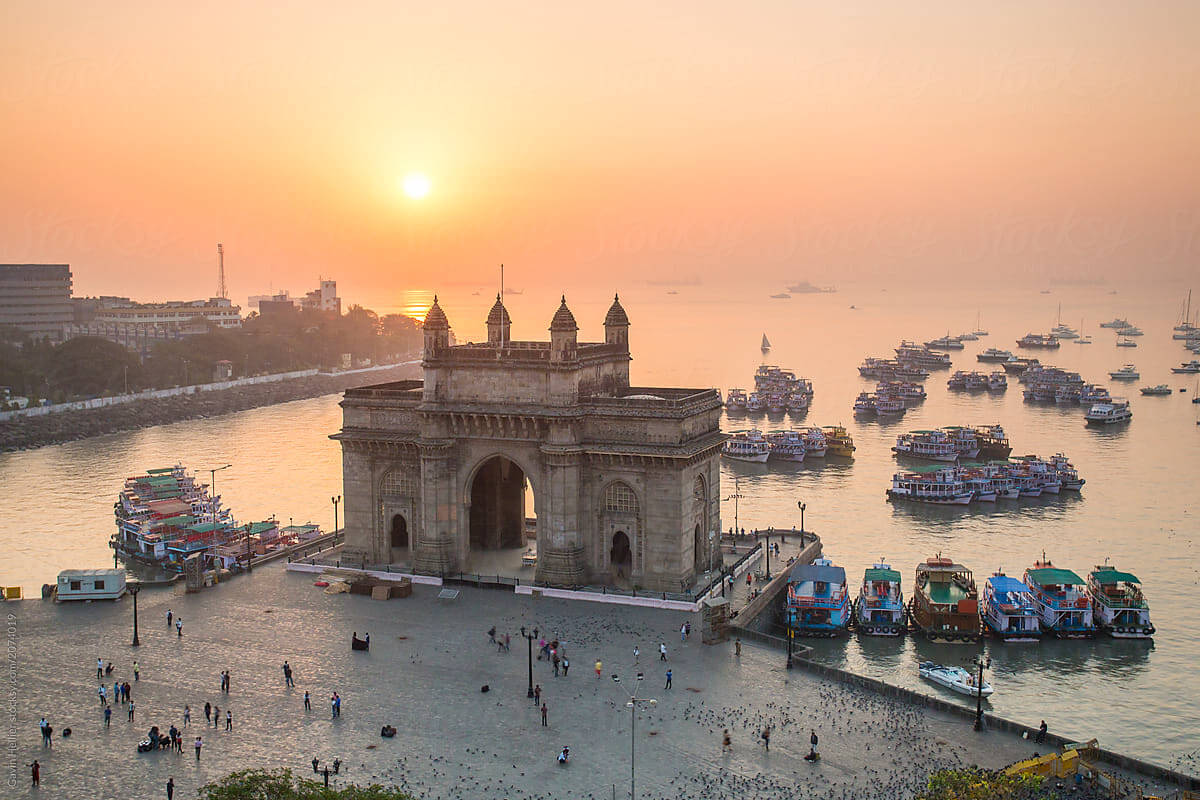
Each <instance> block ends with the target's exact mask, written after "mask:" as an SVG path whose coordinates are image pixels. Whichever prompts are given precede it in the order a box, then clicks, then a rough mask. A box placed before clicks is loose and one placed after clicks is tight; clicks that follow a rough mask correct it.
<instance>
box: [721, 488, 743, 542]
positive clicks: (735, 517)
mask: <svg viewBox="0 0 1200 800" xmlns="http://www.w3.org/2000/svg"><path fill="white" fill-rule="evenodd" d="M741 499H742V493H741V492H739V491H738V479H737V476H736V475H734V476H733V494H731V495H729V496H728V497H726V498H725V500H726V501H729V500H732V501H733V541H734V544H736V543H737V535H738V531H740V530H741V528H739V527H738V501H739V500H741Z"/></svg>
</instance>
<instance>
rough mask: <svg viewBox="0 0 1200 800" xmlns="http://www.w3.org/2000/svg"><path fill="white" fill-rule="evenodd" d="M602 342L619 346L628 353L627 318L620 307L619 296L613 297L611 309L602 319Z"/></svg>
mask: <svg viewBox="0 0 1200 800" xmlns="http://www.w3.org/2000/svg"><path fill="white" fill-rule="evenodd" d="M604 341H605V342H606V343H607V344H616V345H620V346H621V347H623V348H624V349H625V351H626V352H629V317H628V315H626V313H625V309H624V308H622V307H621V296H620V295H617V294H614V295H613V304H612V307H611V308H609V309H608V316H606V317H605V318H604Z"/></svg>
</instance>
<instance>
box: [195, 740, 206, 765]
mask: <svg viewBox="0 0 1200 800" xmlns="http://www.w3.org/2000/svg"><path fill="white" fill-rule="evenodd" d="M203 746H204V740H203V739H202V738H201V737H199V736H197V737H196V744H195V748H196V760H197V761H199V760H200V748H201V747H203Z"/></svg>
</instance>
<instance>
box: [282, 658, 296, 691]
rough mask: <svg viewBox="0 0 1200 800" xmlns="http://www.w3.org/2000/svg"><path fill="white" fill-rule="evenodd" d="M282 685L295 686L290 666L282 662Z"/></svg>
mask: <svg viewBox="0 0 1200 800" xmlns="http://www.w3.org/2000/svg"><path fill="white" fill-rule="evenodd" d="M283 683H284V685H285V686H295V685H296V683H295V681H293V680H292V665H291V664H289V663H288V662H286V661H284V662H283Z"/></svg>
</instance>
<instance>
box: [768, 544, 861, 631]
mask: <svg viewBox="0 0 1200 800" xmlns="http://www.w3.org/2000/svg"><path fill="white" fill-rule="evenodd" d="M784 610H785V612H786V614H787V621H788V625H789V626H790V627H791V629H792V631H793V632H794V633H795V634H796V635H797V636H841V635H842V634H844V633H846V631H847V629H848V628H849V625H850V596H849V592H848V591H847V588H846V570H845V569H843V568H842V567H836V566H834V565H833V562H832V561H830V560H829V559H828V558H818V559H817V560H816V561H814V562H813V563H811V564H797V565H796V566H794V567H792V569H791V572H789V573H788V587H787V601H786V603H785V605H784Z"/></svg>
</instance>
